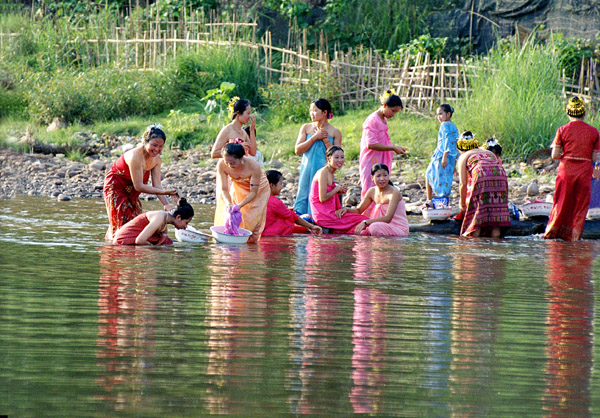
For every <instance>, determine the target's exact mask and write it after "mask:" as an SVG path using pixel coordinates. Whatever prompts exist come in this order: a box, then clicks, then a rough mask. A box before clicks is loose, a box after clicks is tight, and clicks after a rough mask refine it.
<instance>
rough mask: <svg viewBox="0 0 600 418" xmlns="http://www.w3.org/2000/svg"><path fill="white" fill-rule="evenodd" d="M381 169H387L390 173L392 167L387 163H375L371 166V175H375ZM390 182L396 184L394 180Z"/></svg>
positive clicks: (389, 181) (389, 182)
mask: <svg viewBox="0 0 600 418" xmlns="http://www.w3.org/2000/svg"><path fill="white" fill-rule="evenodd" d="M379 170H385V171H386V172H387V173H388V174H390V169H389V168H388V166H387V165H385V164H375V165H374V166H373V167H371V176H374V175H375V173H377V172H378V171H379ZM388 184H391V185H392V186H393V185H394V183H392V180H391V179H390V180H388Z"/></svg>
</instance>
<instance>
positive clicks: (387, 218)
mask: <svg viewBox="0 0 600 418" xmlns="http://www.w3.org/2000/svg"><path fill="white" fill-rule="evenodd" d="M400 199H402V193H400V191H399V190H398V189H396V188H394V191H393V193H392V197H391V199H390V203H389V204H388V208H387V211H386V212H385V215H383V216H380V217H379V218H372V219H369V220H368V221H366V223H367V225H369V224H372V223H374V222H385V223H388V224H389V223H390V222H391V221H392V218H393V217H394V214H395V213H396V209H397V208H398V203H400Z"/></svg>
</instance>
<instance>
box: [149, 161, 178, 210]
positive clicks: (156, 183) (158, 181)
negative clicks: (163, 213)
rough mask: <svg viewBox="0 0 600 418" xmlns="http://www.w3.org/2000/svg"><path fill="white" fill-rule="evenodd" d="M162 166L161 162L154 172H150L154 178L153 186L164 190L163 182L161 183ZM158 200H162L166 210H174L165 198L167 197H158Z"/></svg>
mask: <svg viewBox="0 0 600 418" xmlns="http://www.w3.org/2000/svg"><path fill="white" fill-rule="evenodd" d="M160 166H161V163H160V162H159V163H158V164H156V165H155V166H154V168H153V169H152V171H151V172H150V176H151V177H152V186H154V187H156V188H159V189H162V181H161V178H160V177H161V175H160ZM157 197H158V200H160V202H161V203H162V204H163V207H164V208H165V210H171V209H172V208H173V205H171V204H170V203H169V201H168V200H167V198H166V197H165V195H160V194H159V195H157Z"/></svg>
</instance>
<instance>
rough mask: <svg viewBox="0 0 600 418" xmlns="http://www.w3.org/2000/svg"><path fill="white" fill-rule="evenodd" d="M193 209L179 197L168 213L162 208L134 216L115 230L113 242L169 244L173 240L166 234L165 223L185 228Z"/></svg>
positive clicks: (125, 243)
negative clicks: (175, 205)
mask: <svg viewBox="0 0 600 418" xmlns="http://www.w3.org/2000/svg"><path fill="white" fill-rule="evenodd" d="M193 217H194V209H193V208H192V206H191V205H190V204H189V203H188V202H187V200H185V199H183V198H181V199H179V202H177V207H176V208H175V209H173V210H172V211H171V212H170V213H169V212H165V211H164V210H153V211H150V212H146V213H142V214H141V215H138V216H136V217H135V218H133V219H132V220H131V221H129V222H127V223H126V224H125V225H124V226H123V227H122V228H121V229H119V230H118V231H117V233H116V234H115V236H114V238H113V244H118V245H134V244H135V245H171V244H173V241H172V240H171V239H170V238H169V236H168V235H167V225H173V226H175V228H177V229H186V228H187V226H188V224H189V223H190V221H191V220H192V218H193Z"/></svg>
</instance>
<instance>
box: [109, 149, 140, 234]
mask: <svg viewBox="0 0 600 418" xmlns="http://www.w3.org/2000/svg"><path fill="white" fill-rule="evenodd" d="M149 178H150V171H145V172H144V180H143V181H144V183H146V182H148V179H149ZM103 193H104V203H105V204H106V213H107V214H108V222H109V227H108V231H106V240H108V241H112V238H113V236H114V234H115V232H116V231H117V229H119V228H120V227H122V226H123V225H125V224H126V223H127V222H129V221H130V220H132V219H133V218H135V217H136V216H138V215H139V214H141V213H142V202H141V201H140V192H138V191H137V190H135V188H134V187H133V182H132V181H131V173H130V172H129V166H128V165H127V163H126V162H125V158H124V157H123V155H121V156H120V157H119V159H118V160H117V161H115V163H114V164H113V165H112V167H111V168H110V171H109V172H108V173H107V174H106V177H105V178H104V191H103Z"/></svg>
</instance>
